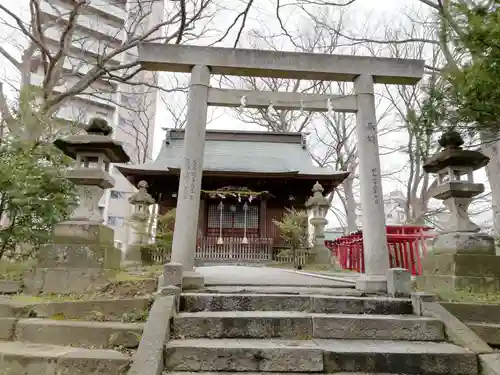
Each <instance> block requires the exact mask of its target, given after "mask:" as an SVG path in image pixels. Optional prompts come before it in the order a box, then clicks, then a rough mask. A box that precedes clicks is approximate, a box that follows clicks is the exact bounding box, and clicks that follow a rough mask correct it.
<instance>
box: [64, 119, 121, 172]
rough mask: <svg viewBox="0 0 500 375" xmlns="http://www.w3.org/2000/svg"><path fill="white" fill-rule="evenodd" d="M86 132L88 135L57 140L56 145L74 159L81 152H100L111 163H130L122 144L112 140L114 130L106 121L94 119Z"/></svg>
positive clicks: (86, 128) (87, 126)
mask: <svg viewBox="0 0 500 375" xmlns="http://www.w3.org/2000/svg"><path fill="white" fill-rule="evenodd" d="M84 130H85V132H86V134H79V135H72V136H69V137H66V138H59V139H56V140H55V142H54V145H55V146H56V147H57V148H58V149H59V150H61V151H62V152H63V153H64V154H65V155H67V156H69V157H70V158H72V159H76V156H77V154H78V153H81V152H99V153H104V154H105V155H106V156H107V157H108V159H109V161H110V162H111V163H127V162H129V161H130V157H129V156H128V155H127V153H126V152H125V150H124V148H123V145H122V143H121V142H118V141H116V140H114V139H113V138H111V136H112V134H113V129H112V128H111V127H110V126H109V125H108V122H107V121H106V120H104V119H101V118H93V119H91V120H90V121H89V123H88V125H86V126H85V127H84Z"/></svg>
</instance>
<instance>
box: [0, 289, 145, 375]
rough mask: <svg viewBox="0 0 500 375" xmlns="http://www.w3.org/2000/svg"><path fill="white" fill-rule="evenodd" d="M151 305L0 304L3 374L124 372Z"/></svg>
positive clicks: (133, 300) (124, 302)
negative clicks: (142, 318)
mask: <svg viewBox="0 0 500 375" xmlns="http://www.w3.org/2000/svg"><path fill="white" fill-rule="evenodd" d="M150 302H151V301H150V300H149V299H148V298H143V299H141V298H131V299H121V300H102V301H98V300H92V301H71V302H70V301H66V302H49V303H39V304H26V303H15V302H12V301H9V300H4V301H0V375H122V374H126V372H127V369H128V367H129V363H130V360H131V357H132V355H133V354H134V352H135V349H136V348H137V347H138V345H139V341H140V339H141V334H142V330H143V323H141V322H134V320H138V319H137V318H138V317H140V316H144V315H145V313H147V311H148V309H149V306H150Z"/></svg>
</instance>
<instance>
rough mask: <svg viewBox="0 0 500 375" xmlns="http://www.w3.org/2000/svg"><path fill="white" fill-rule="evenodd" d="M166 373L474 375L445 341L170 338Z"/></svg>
mask: <svg viewBox="0 0 500 375" xmlns="http://www.w3.org/2000/svg"><path fill="white" fill-rule="evenodd" d="M165 369H166V370H167V371H169V372H171V371H174V372H175V371H216V372H219V371H228V372H233V371H234V372H326V373H335V372H342V371H344V372H368V373H391V374H400V373H404V374H414V375H417V374H420V375H431V374H432V375H444V374H446V375H448V374H454V375H477V374H478V365H477V358H476V355H475V354H474V353H471V352H468V351H467V350H465V349H463V348H461V347H458V346H455V345H452V344H448V343H434V342H406V341H381V340H376V341H372V340H321V339H318V340H302V341H292V340H252V339H193V340H172V341H169V342H168V343H167V345H166V353H165Z"/></svg>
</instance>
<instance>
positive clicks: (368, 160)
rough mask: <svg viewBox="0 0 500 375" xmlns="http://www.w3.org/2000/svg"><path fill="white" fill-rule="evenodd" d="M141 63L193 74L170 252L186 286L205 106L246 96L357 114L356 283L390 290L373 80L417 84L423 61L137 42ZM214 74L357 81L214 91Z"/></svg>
mask: <svg viewBox="0 0 500 375" xmlns="http://www.w3.org/2000/svg"><path fill="white" fill-rule="evenodd" d="M139 62H140V63H141V65H142V67H143V68H144V69H146V70H151V71H166V72H181V73H191V80H190V86H189V93H188V95H189V97H188V113H187V122H186V133H185V141H184V158H183V165H182V166H181V174H180V184H179V192H178V195H177V210H176V221H175V228H174V239H173V245H172V257H171V261H172V263H180V264H182V271H183V280H186V281H187V284H191V285H193V284H194V285H195V284H196V283H197V282H198V284H201V285H203V279H202V277H201V276H200V275H196V274H195V273H194V272H193V266H194V258H195V251H196V231H197V224H198V211H199V205H200V193H201V191H200V190H201V179H202V173H203V154H204V147H205V131H206V120H207V107H208V105H214V106H224V107H238V106H240V103H241V97H243V96H245V97H246V107H248V108H265V107H268V106H269V104H270V103H273V106H274V108H276V109H280V108H281V109H300V108H303V109H304V110H306V111H327V110H329V109H333V110H335V111H341V112H353V113H356V114H357V120H356V134H357V142H358V157H359V173H360V176H361V178H360V185H361V207H362V210H363V218H362V230H363V246H364V253H365V274H363V275H361V276H360V277H359V279H358V281H357V283H356V287H357V288H358V289H361V290H364V291H367V292H377V291H382V292H383V291H386V290H387V270H388V269H389V255H388V251H387V238H386V230H385V214H384V202H383V194H382V179H381V172H380V158H379V147H378V140H377V119H376V114H375V100H374V90H373V85H374V84H375V83H382V84H400V85H415V84H416V83H417V82H418V81H419V80H420V79H421V77H422V75H423V72H424V61H421V60H403V59H389V58H373V57H364V56H346V55H327V54H313V53H297V52H280V51H261V50H247V49H232V48H214V47H199V46H181V45H172V44H168V45H165V44H160V43H149V44H144V45H141V46H140V47H139ZM211 74H225V75H235V76H253V77H274V78H289V79H304V80H322V81H348V82H354V91H355V95H352V96H334V95H314V94H299V93H283V92H257V91H250V90H248V91H247V90H231V89H217V88H211V87H210V75H211ZM195 280H197V281H195ZM183 283H184V282H183Z"/></svg>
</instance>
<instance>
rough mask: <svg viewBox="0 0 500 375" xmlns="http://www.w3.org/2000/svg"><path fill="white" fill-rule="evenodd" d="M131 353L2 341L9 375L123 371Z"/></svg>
mask: <svg viewBox="0 0 500 375" xmlns="http://www.w3.org/2000/svg"><path fill="white" fill-rule="evenodd" d="M129 363H130V356H128V355H126V354H124V353H121V352H118V351H115V350H109V349H94V350H92V349H83V348H72V347H68V346H55V345H42V344H27V343H21V342H0V369H1V370H2V371H3V372H1V373H2V374H7V375H18V374H19V375H20V374H24V375H40V374H43V375H94V374H106V375H122V374H124V373H126V369H127V368H128V366H129Z"/></svg>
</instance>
